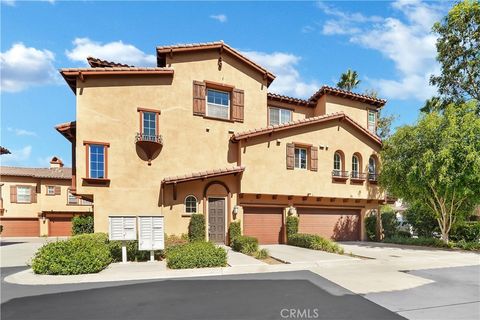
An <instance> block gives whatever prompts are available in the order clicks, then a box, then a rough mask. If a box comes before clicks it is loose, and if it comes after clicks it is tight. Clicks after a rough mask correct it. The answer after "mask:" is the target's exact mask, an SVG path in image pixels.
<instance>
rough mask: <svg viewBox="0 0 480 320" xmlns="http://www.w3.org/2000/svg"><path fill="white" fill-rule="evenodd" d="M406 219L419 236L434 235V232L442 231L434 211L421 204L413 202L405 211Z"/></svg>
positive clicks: (427, 236)
mask: <svg viewBox="0 0 480 320" xmlns="http://www.w3.org/2000/svg"><path fill="white" fill-rule="evenodd" d="M405 219H406V222H408V223H409V224H410V225H411V226H412V227H413V231H414V232H415V234H417V235H418V236H419V237H425V238H429V237H432V234H433V233H434V232H440V229H439V227H438V222H437V220H436V219H435V216H434V215H433V213H431V212H430V211H429V210H426V209H425V208H424V206H422V205H420V204H415V203H413V204H411V205H410V207H409V208H408V209H407V210H406V211H405Z"/></svg>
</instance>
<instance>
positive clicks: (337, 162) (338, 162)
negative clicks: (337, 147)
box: [333, 152, 342, 172]
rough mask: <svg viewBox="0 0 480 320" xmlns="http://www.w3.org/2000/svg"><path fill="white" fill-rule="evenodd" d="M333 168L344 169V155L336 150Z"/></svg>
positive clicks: (336, 169)
mask: <svg viewBox="0 0 480 320" xmlns="http://www.w3.org/2000/svg"><path fill="white" fill-rule="evenodd" d="M333 170H335V171H336V172H340V171H342V156H341V155H340V153H338V152H335V155H334V156H333Z"/></svg>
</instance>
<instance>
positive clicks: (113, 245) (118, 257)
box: [108, 240, 164, 262]
mask: <svg viewBox="0 0 480 320" xmlns="http://www.w3.org/2000/svg"><path fill="white" fill-rule="evenodd" d="M125 244H126V247H127V261H147V260H150V251H145V250H138V241H137V240H129V241H125ZM108 249H109V250H110V254H111V256H112V262H121V261H122V241H116V240H114V241H110V242H109V243H108ZM154 255H155V259H157V260H158V259H162V258H163V256H164V253H163V251H162V250H155V251H154Z"/></svg>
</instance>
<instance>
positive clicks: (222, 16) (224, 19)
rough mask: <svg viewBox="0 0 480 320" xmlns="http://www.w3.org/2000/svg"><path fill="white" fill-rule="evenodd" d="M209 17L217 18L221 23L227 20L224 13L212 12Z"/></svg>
mask: <svg viewBox="0 0 480 320" xmlns="http://www.w3.org/2000/svg"><path fill="white" fill-rule="evenodd" d="M210 18H211V19H213V20H217V21H218V22H221V23H225V22H227V16H226V15H224V14H212V15H211V16H210Z"/></svg>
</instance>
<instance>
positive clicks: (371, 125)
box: [368, 110, 377, 132]
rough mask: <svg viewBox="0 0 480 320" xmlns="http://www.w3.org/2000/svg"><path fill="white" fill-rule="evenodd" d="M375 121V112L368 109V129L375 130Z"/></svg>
mask: <svg viewBox="0 0 480 320" xmlns="http://www.w3.org/2000/svg"><path fill="white" fill-rule="evenodd" d="M376 122H377V113H376V112H375V111H373V110H368V130H370V132H375V131H376V130H375V129H376Z"/></svg>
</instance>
